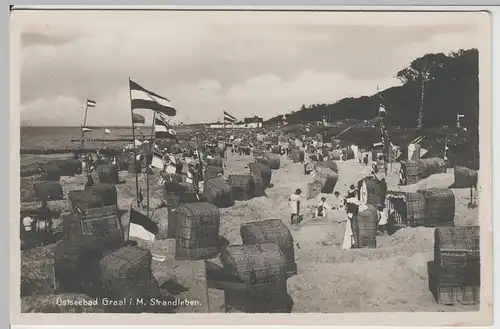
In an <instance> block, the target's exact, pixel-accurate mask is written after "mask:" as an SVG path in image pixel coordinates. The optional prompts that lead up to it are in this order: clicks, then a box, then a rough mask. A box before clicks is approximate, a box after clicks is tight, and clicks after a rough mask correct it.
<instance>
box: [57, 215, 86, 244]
mask: <svg viewBox="0 0 500 329" xmlns="http://www.w3.org/2000/svg"><path fill="white" fill-rule="evenodd" d="M61 221H62V225H63V239H64V240H75V239H77V238H79V237H81V236H82V235H83V234H82V224H81V217H80V215H79V214H78V213H64V214H62V215H61Z"/></svg>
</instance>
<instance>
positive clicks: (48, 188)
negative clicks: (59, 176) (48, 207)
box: [33, 181, 64, 201]
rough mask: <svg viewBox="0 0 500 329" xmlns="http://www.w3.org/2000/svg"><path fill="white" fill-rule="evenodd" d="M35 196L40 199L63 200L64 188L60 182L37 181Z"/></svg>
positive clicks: (34, 186) (34, 188)
mask: <svg viewBox="0 0 500 329" xmlns="http://www.w3.org/2000/svg"><path fill="white" fill-rule="evenodd" d="M33 190H34V192H35V197H36V198H37V199H38V200H45V201H49V200H62V199H63V198H64V194H63V189H62V186H61V184H59V183H58V182H47V181H43V182H36V183H35V184H34V185H33Z"/></svg>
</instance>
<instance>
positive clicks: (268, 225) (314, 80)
mask: <svg viewBox="0 0 500 329" xmlns="http://www.w3.org/2000/svg"><path fill="white" fill-rule="evenodd" d="M11 18H12V19H13V20H14V19H15V20H16V31H17V32H16V33H17V34H16V35H15V36H12V37H13V38H19V40H18V44H19V47H18V50H17V57H16V61H17V66H14V64H12V66H11V71H13V72H14V71H16V72H17V74H18V85H17V86H16V88H18V91H17V94H15V95H18V98H16V99H15V100H14V102H17V104H18V107H17V108H15V109H11V113H12V112H13V111H16V113H17V114H16V116H17V117H18V119H19V121H18V122H15V124H16V125H18V126H19V134H20V136H19V150H16V152H18V154H16V155H15V156H16V157H17V156H19V159H20V169H19V170H20V171H19V174H20V177H19V184H20V186H19V192H20V195H17V186H14V187H11V191H12V192H11V193H12V195H11V198H12V199H11V204H14V205H17V200H19V202H20V211H19V212H20V216H19V222H18V223H19V224H17V223H15V222H14V219H12V222H11V223H12V225H14V226H15V228H14V230H15V232H18V233H16V237H15V239H16V240H15V241H17V242H16V246H15V247H14V249H15V250H13V251H12V252H19V261H20V263H18V262H13V263H12V267H16V268H19V276H20V278H19V280H20V281H19V284H17V282H14V283H13V284H15V285H16V287H17V285H18V286H19V297H20V300H19V303H20V306H19V307H20V309H19V311H20V313H22V314H27V313H51V314H54V313H59V314H60V313H65V314H74V313H101V314H108V313H111V314H115V313H126V314H140V315H141V316H147V315H148V314H156V315H158V314H162V317H161V318H159V321H160V322H162V321H163V323H168V321H169V319H168V318H169V317H172V315H170V314H178V313H181V314H186V313H187V314H189V313H219V314H226V313H254V314H258V313H272V314H277V316H279V315H278V314H279V313H281V314H283V313H285V314H290V313H291V314H292V315H293V314H295V313H299V314H300V313H309V314H311V313H329V314H332V313H333V314H339V313H347V314H354V315H355V314H358V316H360V315H362V314H363V313H370V314H372V313H380V314H382V313H395V312H399V313H400V314H401V315H400V316H401V317H402V318H404V317H405V315H404V314H405V313H406V314H410V313H417V314H418V313H419V312H426V313H427V314H433V313H434V314H442V313H454V314H457V316H458V315H459V313H463V312H470V314H472V315H471V317H472V318H473V317H474V315H473V314H479V313H480V312H481V311H484V308H483V307H484V306H485V304H484V303H486V304H489V305H491V304H490V303H491V284H492V283H491V273H490V272H491V262H492V259H491V249H492V244H491V231H485V230H484V229H483V226H482V224H481V223H484V222H483V221H484V220H486V222H488V221H489V220H490V218H483V217H484V216H485V215H486V216H488V215H490V212H491V210H490V207H491V187H490V184H491V164H490V162H491V160H490V157H491V155H490V154H488V153H489V152H490V150H491V127H490V124H491V121H490V119H489V118H490V117H491V113H490V112H491V109H490V104H489V102H490V100H489V99H488V97H489V95H488V93H487V92H486V91H488V92H489V89H488V88H489V83H490V82H489V80H486V77H487V76H488V75H487V74H485V73H483V72H484V71H482V70H484V68H485V67H486V70H488V69H489V66H488V65H490V63H489V62H488V60H489V54H487V55H486V52H488V51H489V48H488V47H486V48H484V45H485V44H486V45H487V46H488V45H489V42H490V40H489V39H487V38H488V37H489V34H488V33H485V32H484V31H485V28H484V27H486V30H487V29H489V16H488V14H487V13H481V12H476V13H473V12H456V13H453V12H402V11H398V12H389V11H387V12H341V11H281V12H280V11H278V10H275V11H274V10H273V11H259V10H254V11H251V10H248V11H247V10H242V11H217V10H203V11H201V10H144V11H134V10H123V11H120V10H106V11H104V10H103V11H100V10H13V11H12V12H11ZM12 33H14V32H12ZM485 40H487V41H486V42H485ZM483 56H486V57H483ZM480 72H481V73H480ZM488 74H489V73H488ZM480 77H481V80H480ZM483 79H485V80H483ZM11 88H14V87H12V86H11ZM485 92H486V93H485ZM484 97H486V99H484ZM13 122H14V121H13ZM12 124H14V123H11V125H12ZM16 127H17V126H16ZM15 129H17V128H15ZM16 131H17V130H16ZM13 138H16V137H13ZM484 150H486V151H484ZM12 156H14V155H12ZM16 172H17V171H16ZM13 177H14V180H16V178H15V177H16V176H13ZM14 189H15V191H14ZM14 199H15V200H14ZM16 215H17V210H16ZM15 220H16V221H17V218H16V219H15ZM17 237H19V240H17ZM482 248H486V249H488V250H487V253H486V254H485V253H484V252H485V250H481V249H482ZM485 290H486V292H485ZM13 303H14V302H13ZM490 312H491V309H490ZM22 314H21V315H22ZM417 314H414V316H416V315H417ZM354 315H353V316H354ZM486 316H488V314H486ZM490 317H491V315H490ZM161 319H164V320H161ZM187 319H188V321H189V317H188V318H187ZM423 320H425V319H422V321H423ZM165 321H166V322H165ZM367 324H368V323H367ZM372 324H375V323H372Z"/></svg>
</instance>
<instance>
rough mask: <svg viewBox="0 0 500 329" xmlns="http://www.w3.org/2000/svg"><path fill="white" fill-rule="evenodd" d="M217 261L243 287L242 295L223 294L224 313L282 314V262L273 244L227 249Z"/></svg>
mask: <svg viewBox="0 0 500 329" xmlns="http://www.w3.org/2000/svg"><path fill="white" fill-rule="evenodd" d="M220 259H221V262H222V264H223V266H224V268H226V269H228V270H229V271H230V272H231V273H233V274H234V275H236V276H238V277H239V278H240V279H241V280H243V281H244V282H245V283H246V284H247V289H246V291H245V292H241V291H238V292H233V291H230V290H226V291H224V299H225V306H226V309H236V310H241V311H243V312H248V313H271V312H285V309H286V297H287V294H286V276H285V258H284V256H283V253H282V251H281V249H280V248H279V247H278V246H277V245H276V244H274V243H263V244H259V245H243V246H229V247H227V248H226V249H224V251H223V252H222V253H221V255H220Z"/></svg>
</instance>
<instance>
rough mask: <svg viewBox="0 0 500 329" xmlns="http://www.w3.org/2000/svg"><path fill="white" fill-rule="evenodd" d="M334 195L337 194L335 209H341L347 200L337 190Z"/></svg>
mask: <svg viewBox="0 0 500 329" xmlns="http://www.w3.org/2000/svg"><path fill="white" fill-rule="evenodd" d="M334 195H335V203H334V204H333V209H336V210H340V209H342V208H344V203H345V200H344V198H343V197H341V196H340V193H339V191H335V193H334Z"/></svg>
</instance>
